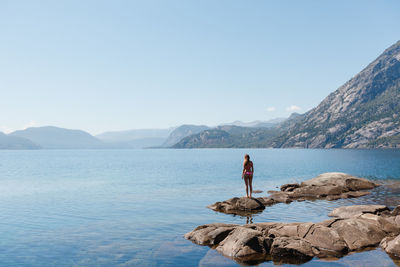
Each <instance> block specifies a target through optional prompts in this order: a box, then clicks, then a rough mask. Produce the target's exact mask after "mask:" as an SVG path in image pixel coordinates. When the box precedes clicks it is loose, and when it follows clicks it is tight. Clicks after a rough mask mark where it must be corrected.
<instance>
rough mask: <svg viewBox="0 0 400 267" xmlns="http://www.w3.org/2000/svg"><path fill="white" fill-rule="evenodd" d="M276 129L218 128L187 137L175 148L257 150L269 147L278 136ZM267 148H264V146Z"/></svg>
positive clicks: (227, 126) (229, 126) (226, 126)
mask: <svg viewBox="0 0 400 267" xmlns="http://www.w3.org/2000/svg"><path fill="white" fill-rule="evenodd" d="M278 133H279V132H278V130H277V128H276V127H273V128H253V127H240V126H233V125H225V126H218V127H216V128H212V129H208V130H205V131H202V132H200V133H197V134H194V135H190V136H187V137H185V138H183V139H182V140H180V141H179V142H178V143H176V144H175V145H173V146H172V147H173V148H215V147H219V148H256V147H267V146H268V145H267V144H268V140H271V139H272V138H273V137H275V136H277V135H278ZM264 144H265V145H266V146H263V145H264Z"/></svg>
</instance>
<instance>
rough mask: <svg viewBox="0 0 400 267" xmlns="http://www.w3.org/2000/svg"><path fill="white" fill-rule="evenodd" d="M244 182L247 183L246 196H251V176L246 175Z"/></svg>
mask: <svg viewBox="0 0 400 267" xmlns="http://www.w3.org/2000/svg"><path fill="white" fill-rule="evenodd" d="M244 182H245V184H246V196H247V197H249V177H247V176H245V177H244Z"/></svg>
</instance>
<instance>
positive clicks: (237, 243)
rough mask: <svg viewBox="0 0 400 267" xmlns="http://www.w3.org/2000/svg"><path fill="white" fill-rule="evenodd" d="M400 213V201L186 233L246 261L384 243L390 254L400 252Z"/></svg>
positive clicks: (297, 258) (296, 258) (340, 252)
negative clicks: (310, 218)
mask: <svg viewBox="0 0 400 267" xmlns="http://www.w3.org/2000/svg"><path fill="white" fill-rule="evenodd" d="M399 214H400V206H399V207H398V208H396V209H394V210H392V211H390V210H389V208H388V207H386V206H382V205H357V206H347V207H340V208H337V209H335V210H333V211H332V212H331V213H330V214H329V216H332V217H333V218H332V219H329V220H326V221H322V222H318V223H312V222H298V223H274V222H268V223H256V224H249V225H236V224H223V223H215V224H206V225H202V226H199V227H197V228H195V229H194V230H193V231H192V232H189V233H187V234H186V235H185V238H186V239H189V240H191V241H193V242H194V243H196V244H199V245H208V246H211V247H213V248H215V249H216V250H217V251H218V252H220V253H221V254H223V255H224V256H227V257H230V258H233V259H234V260H236V261H238V262H239V263H245V264H246V263H257V262H263V261H266V260H273V261H279V262H287V263H290V262H292V263H293V262H297V263H300V262H305V261H308V260H310V259H312V258H313V257H318V258H332V257H334V258H337V257H342V256H344V255H346V254H347V253H349V252H351V251H359V250H361V249H364V248H368V247H375V246H377V245H379V244H381V246H382V248H383V249H385V250H386V251H387V252H388V253H389V254H391V255H395V256H396V255H397V256H400V215H399Z"/></svg>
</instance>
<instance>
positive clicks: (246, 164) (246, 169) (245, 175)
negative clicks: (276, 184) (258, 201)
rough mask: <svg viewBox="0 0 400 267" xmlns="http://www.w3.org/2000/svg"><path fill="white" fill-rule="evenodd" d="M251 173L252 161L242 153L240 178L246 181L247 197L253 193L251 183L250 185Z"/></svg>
mask: <svg viewBox="0 0 400 267" xmlns="http://www.w3.org/2000/svg"><path fill="white" fill-rule="evenodd" d="M253 173H254V167H253V162H252V161H250V156H249V155H248V154H246V155H244V161H243V172H242V179H244V182H245V183H246V196H247V197H251V194H252V193H253V185H252V182H253ZM249 186H250V195H249Z"/></svg>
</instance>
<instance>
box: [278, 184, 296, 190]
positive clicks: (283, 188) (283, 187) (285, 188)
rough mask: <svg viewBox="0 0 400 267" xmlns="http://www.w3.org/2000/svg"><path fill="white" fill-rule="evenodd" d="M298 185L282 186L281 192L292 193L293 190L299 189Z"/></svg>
mask: <svg viewBox="0 0 400 267" xmlns="http://www.w3.org/2000/svg"><path fill="white" fill-rule="evenodd" d="M299 187H300V185H299V184H284V185H282V186H281V191H284V192H292V191H293V190H294V189H296V188H299Z"/></svg>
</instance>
